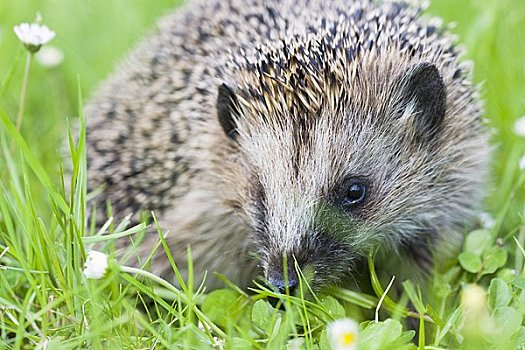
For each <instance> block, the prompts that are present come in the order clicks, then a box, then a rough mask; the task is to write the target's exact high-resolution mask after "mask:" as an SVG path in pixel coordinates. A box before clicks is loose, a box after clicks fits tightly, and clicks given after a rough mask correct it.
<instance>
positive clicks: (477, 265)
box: [458, 252, 481, 273]
mask: <svg viewBox="0 0 525 350" xmlns="http://www.w3.org/2000/svg"><path fill="white" fill-rule="evenodd" d="M458 259H459V263H460V264H461V267H463V268H464V269H465V270H466V271H468V272H471V273H477V272H479V271H480V270H481V258H480V257H479V256H477V255H476V254H474V253H472V252H463V253H461V254H459V256H458Z"/></svg>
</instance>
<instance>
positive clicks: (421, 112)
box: [400, 62, 446, 138]
mask: <svg viewBox="0 0 525 350" xmlns="http://www.w3.org/2000/svg"><path fill="white" fill-rule="evenodd" d="M400 86H401V96H400V97H401V98H400V103H401V106H403V107H404V108H406V107H407V106H409V105H410V104H412V103H413V104H414V105H415V106H414V107H415V108H414V112H416V113H417V115H416V116H415V118H417V119H416V120H415V123H414V125H415V126H416V128H417V130H416V132H417V134H418V136H420V137H423V138H428V137H430V138H431V137H433V136H434V134H435V132H436V130H437V129H438V128H439V126H440V125H441V123H442V122H443V119H444V117H445V110H446V91H445V83H444V82H443V78H442V77H441V75H440V74H439V71H438V69H437V68H436V66H435V65H433V64H432V63H428V62H423V63H419V64H416V65H415V66H413V67H411V68H410V69H409V70H408V71H407V72H406V73H405V75H404V76H402V77H401V79H400ZM404 108H403V109H404Z"/></svg>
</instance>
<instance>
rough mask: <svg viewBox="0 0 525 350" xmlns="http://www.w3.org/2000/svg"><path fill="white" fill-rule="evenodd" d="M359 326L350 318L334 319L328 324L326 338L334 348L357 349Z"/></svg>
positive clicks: (335, 349)
mask: <svg viewBox="0 0 525 350" xmlns="http://www.w3.org/2000/svg"><path fill="white" fill-rule="evenodd" d="M358 333H359V326H358V324H357V322H355V321H354V320H352V319H350V318H342V319H339V320H335V321H334V322H332V323H330V324H329V325H328V339H329V340H330V344H331V345H332V349H334V350H355V349H357V335H358Z"/></svg>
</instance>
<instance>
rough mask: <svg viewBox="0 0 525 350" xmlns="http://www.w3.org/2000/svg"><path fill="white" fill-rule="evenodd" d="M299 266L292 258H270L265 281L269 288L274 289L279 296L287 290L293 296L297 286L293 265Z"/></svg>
mask: <svg viewBox="0 0 525 350" xmlns="http://www.w3.org/2000/svg"><path fill="white" fill-rule="evenodd" d="M296 262H297V265H298V266H299V269H301V268H302V266H301V265H300V264H299V261H297V260H296V259H295V258H294V257H293V256H286V255H283V256H280V257H273V258H270V259H269V261H268V264H267V268H266V271H265V272H266V273H265V275H266V280H267V281H268V284H270V286H271V287H274V288H275V289H277V290H278V291H279V293H281V294H286V292H287V289H288V293H289V294H290V295H294V294H295V291H296V289H297V287H298V285H299V276H298V274H297V271H296V267H295V263H296Z"/></svg>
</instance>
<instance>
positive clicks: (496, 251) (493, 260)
mask: <svg viewBox="0 0 525 350" xmlns="http://www.w3.org/2000/svg"><path fill="white" fill-rule="evenodd" d="M506 262H507V251H506V250H505V249H503V248H501V247H497V246H494V247H491V248H489V249H488V250H487V251H485V253H483V273H484V274H488V273H494V272H496V270H497V269H499V268H500V267H503V266H504V265H505V263H506Z"/></svg>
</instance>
